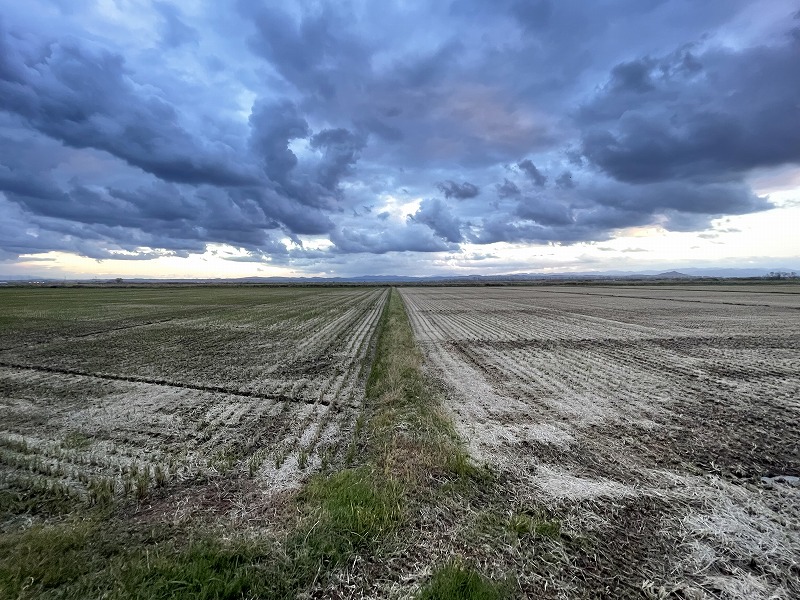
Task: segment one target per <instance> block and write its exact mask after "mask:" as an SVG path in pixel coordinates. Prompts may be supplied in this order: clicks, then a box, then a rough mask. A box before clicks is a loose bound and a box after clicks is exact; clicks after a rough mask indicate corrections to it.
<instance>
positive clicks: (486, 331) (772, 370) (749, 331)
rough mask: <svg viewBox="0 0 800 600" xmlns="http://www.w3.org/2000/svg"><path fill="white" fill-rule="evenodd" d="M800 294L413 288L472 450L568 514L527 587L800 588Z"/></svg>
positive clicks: (433, 366) (777, 591)
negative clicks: (581, 546)
mask: <svg viewBox="0 0 800 600" xmlns="http://www.w3.org/2000/svg"><path fill="white" fill-rule="evenodd" d="M799 292H800V289H798V288H797V287H796V286H794V287H786V286H784V287H780V288H768V287H758V286H755V287H752V286H750V287H743V286H727V287H720V288H717V287H701V286H692V287H684V286H681V287H674V288H673V287H663V286H658V287H656V286H653V287H616V286H614V287H599V286H586V287H577V286H576V287H566V286H563V287H514V288H416V289H412V288H406V289H403V290H402V295H403V299H404V301H405V303H406V306H407V308H408V312H409V316H410V319H411V323H412V326H413V329H414V333H415V336H416V339H417V341H418V343H419V345H420V346H421V347H422V349H423V351H424V354H425V356H426V358H427V360H428V368H429V370H430V372H431V374H432V376H433V377H434V378H435V379H436V380H438V381H440V382H441V385H442V386H443V387H444V388H445V390H446V396H447V401H446V402H447V406H448V408H449V410H450V411H451V414H452V415H453V420H454V424H455V426H456V428H457V430H458V431H459V433H460V434H461V436H462V438H463V439H464V440H466V441H468V444H469V451H470V453H471V455H472V456H473V457H474V458H475V459H476V460H478V461H481V462H485V463H487V464H488V465H489V466H490V468H491V469H493V470H494V471H495V472H497V473H498V474H500V475H501V476H503V477H504V478H505V480H506V482H505V486H506V493H507V495H508V497H513V498H514V502H515V503H516V504H517V507H516V508H512V509H509V510H522V511H523V513H524V512H525V511H526V510H530V509H532V508H534V507H536V510H540V511H545V512H546V513H547V514H549V515H552V518H554V519H557V520H558V522H559V523H560V524H561V536H560V538H561V542H560V543H558V544H552V545H551V547H550V548H549V550H548V551H549V552H551V553H553V555H554V556H555V557H556V558H554V559H553V560H552V562H551V563H548V561H543V560H541V559H537V557H536V553H535V552H528V553H526V551H525V550H522V551H520V552H519V553H517V554H518V557H519V559H520V561H522V562H523V564H524V566H522V567H521V568H520V570H519V578H520V581H521V589H522V590H524V591H525V592H527V593H528V594H530V595H532V596H535V595H539V594H541V595H548V594H547V592H546V589H545V584H546V583H547V582H548V581H549V582H556V588H557V589H558V590H559V591H558V593H557V594H555V595H557V596H562V597H584V596H592V595H603V594H607V595H608V596H609V597H615V596H617V597H618V596H622V595H629V594H631V593H634V595H635V592H636V591H638V592H639V593H640V594H641V595H642V596H643V597H672V596H676V597H688V598H695V597H697V598H703V597H722V598H742V599H744V598H765V599H766V598H797V597H800V479H798V477H800V431H798V424H800V293H799ZM580 538H584V539H585V540H587V541H588V546H587V548H590V550H591V551H590V552H584V551H583V550H579V551H578V552H575V551H574V549H571V545H573V544H571V543H565V542H564V541H563V540H565V539H580ZM537 562H538V565H537ZM526 567H527V571H526Z"/></svg>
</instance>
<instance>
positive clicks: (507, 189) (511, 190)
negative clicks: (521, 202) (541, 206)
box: [495, 179, 521, 198]
mask: <svg viewBox="0 0 800 600" xmlns="http://www.w3.org/2000/svg"><path fill="white" fill-rule="evenodd" d="M495 188H496V189H497V195H498V196H500V197H501V198H513V197H514V196H519V195H520V193H521V192H520V189H519V187H518V186H517V184H515V183H514V182H513V181H509V180H508V179H504V180H503V183H498V184H497V185H496V186H495Z"/></svg>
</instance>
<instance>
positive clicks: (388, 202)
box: [0, 0, 800, 275]
mask: <svg viewBox="0 0 800 600" xmlns="http://www.w3.org/2000/svg"><path fill="white" fill-rule="evenodd" d="M798 8H800V7H797V6H794V5H793V4H792V3H790V2H784V1H782V0H775V1H773V2H766V1H765V2H747V1H744V0H710V1H708V2H702V3H692V2H685V1H683V0H663V1H646V2H645V1H641V0H617V1H614V2H604V3H586V2H579V1H577V0H575V1H565V2H556V1H555V0H552V1H549V0H537V1H535V2H533V1H532V2H518V1H516V0H502V1H500V2H486V1H483V0H454V1H451V2H440V3H431V2H421V1H420V2H381V3H357V2H320V3H317V2H314V3H312V2H308V3H306V2H299V3H285V2H271V1H263V2H255V1H254V2H245V1H244V0H242V1H240V2H238V3H224V4H220V3H215V2H204V1H202V0H201V1H199V2H194V3H176V2H169V1H166V0H159V1H149V0H136V1H126V2H122V1H121V0H113V1H111V2H100V1H93V0H85V1H84V2H81V3H69V2H63V1H56V0H30V2H25V3H16V4H12V5H11V6H10V7H7V8H5V9H4V11H3V15H2V16H1V17H0V260H2V261H4V262H6V263H7V264H14V261H17V260H21V261H24V260H28V261H31V260H35V259H36V257H37V256H39V257H40V258H41V257H43V256H45V255H48V253H61V254H59V256H61V255H63V254H64V253H66V254H68V255H72V256H77V257H89V258H93V259H98V260H109V259H120V260H130V259H139V260H140V261H141V262H142V264H145V263H147V261H151V260H152V261H155V260H158V259H163V258H164V257H173V258H176V259H177V258H181V257H183V258H186V259H187V260H191V258H192V257H199V256H206V257H209V256H216V255H217V254H218V249H219V248H227V249H228V250H226V251H225V252H227V254H225V255H224V258H225V259H226V260H228V261H231V262H238V263H255V264H263V265H267V264H268V265H272V266H282V267H285V268H288V269H293V270H294V272H297V273H317V272H326V273H343V274H356V273H357V272H359V270H360V269H362V270H363V269H370V270H376V269H378V270H380V271H382V272H392V271H395V270H397V269H406V270H407V269H409V265H423V264H427V265H428V267H426V268H420V269H419V272H420V273H422V272H431V271H432V270H435V269H436V268H441V265H443V264H455V263H454V262H453V261H455V262H458V263H459V264H461V265H462V266H463V265H466V266H469V264H472V261H474V264H475V265H476V268H479V267H480V265H481V263H483V264H485V257H486V256H495V255H494V254H492V252H493V251H494V250H493V248H495V247H499V246H497V245H498V244H499V245H502V244H506V246H504V247H506V248H515V249H516V251H521V250H520V249H524V248H528V249H532V250H531V251H533V250H535V249H536V248H540V247H541V248H545V249H546V248H553V247H560V248H564V247H570V246H576V245H583V246H584V247H585V248H586V249H587V250H586V252H589V250H590V249H591V248H593V247H594V244H595V242H600V241H603V242H607V241H609V240H614V239H616V238H619V237H620V236H624V235H639V236H642V235H647V234H646V232H648V231H649V232H653V231H658V232H661V233H660V234H659V235H667V234H669V232H686V233H695V234H698V235H699V234H702V235H704V236H705V237H704V238H702V239H714V238H713V236H714V235H716V234H713V235H712V233H709V231H710V230H712V229H713V228H714V227H715V223H721V222H723V221H724V220H725V219H728V218H734V217H736V216H745V215H754V214H756V213H766V212H769V211H771V210H774V209H775V206H776V204H775V202H776V201H775V200H774V199H773V198H772V197H771V196H770V194H771V193H773V192H776V191H777V192H781V193H783V194H784V196H785V195H786V193H790V192H791V190H793V189H796V187H797V186H798V185H800V176H797V173H798V171H797V170H798V167H800V105H799V104H798V98H800V76H798V70H797V66H798V64H800V33H798V32H800V18H798V14H800V13H798ZM756 181H769V182H774V181H778V183H777V184H776V183H770V184H769V185H765V186H762V187H759V186H757V185H756V184H755V183H754V182H756ZM781 182H782V183H781ZM787 182H788V183H787ZM792 182H794V183H792ZM793 186H794V187H793ZM763 190H766V191H763ZM693 239H701V238H699V237H697V238H693ZM621 252H623V250H621ZM372 255H374V256H372ZM401 255H402V256H401ZM586 256H588V255H586ZM19 257H22V258H19ZM376 257H382V258H381V261H382V262H381V261H378V262H376V260H377V258H376ZM373 258H375V260H373ZM409 258H410V260H409ZM515 260H517V259H515V258H513V257H512V258H511V259H510V262H509V263H508V265H509V266H508V269H518V268H519V265H518V264H516V263H514V261H515ZM586 260H590V258H587V259H586ZM437 261H438V262H437ZM448 261H450V262H449V263H448ZM459 261H460V262H459ZM187 264H188V263H187ZM435 265H439V267H436V266H435ZM493 268H495V269H501V270H502V268H503V265H502V264H499V263H495V264H493ZM531 270H534V269H531ZM221 274H222V275H224V273H221Z"/></svg>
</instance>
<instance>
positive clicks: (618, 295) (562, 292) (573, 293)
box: [537, 290, 800, 310]
mask: <svg viewBox="0 0 800 600" xmlns="http://www.w3.org/2000/svg"><path fill="white" fill-rule="evenodd" d="M537 291H539V292H544V293H547V294H571V295H573V296H590V297H591V296H601V297H605V298H622V299H626V298H636V299H639V300H663V301H664V302H690V303H694V304H721V305H725V306H756V307H759V306H760V307H765V308H777V309H780V310H800V306H776V305H775V304H756V303H749V302H709V301H707V300H690V299H688V298H658V297H655V296H633V295H631V296H626V295H623V294H595V293H591V292H568V291H562V290H537ZM754 293H758V292H754ZM765 293H767V292H765Z"/></svg>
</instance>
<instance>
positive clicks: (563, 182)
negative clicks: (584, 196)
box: [556, 171, 575, 189]
mask: <svg viewBox="0 0 800 600" xmlns="http://www.w3.org/2000/svg"><path fill="white" fill-rule="evenodd" d="M556 185H557V186H558V187H560V188H563V189H570V188H574V187H575V180H574V179H572V172H571V171H564V172H563V173H561V175H559V176H558V177H556Z"/></svg>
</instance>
